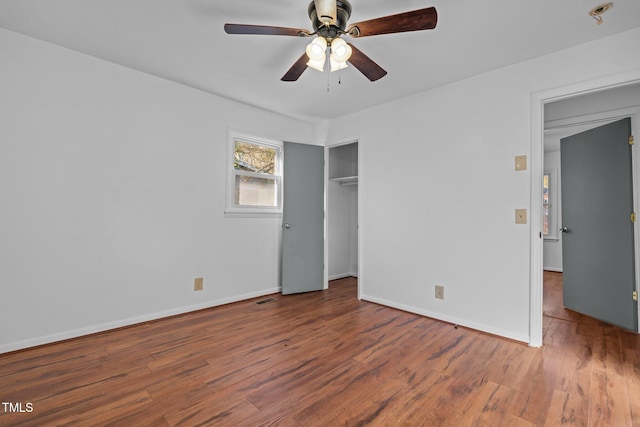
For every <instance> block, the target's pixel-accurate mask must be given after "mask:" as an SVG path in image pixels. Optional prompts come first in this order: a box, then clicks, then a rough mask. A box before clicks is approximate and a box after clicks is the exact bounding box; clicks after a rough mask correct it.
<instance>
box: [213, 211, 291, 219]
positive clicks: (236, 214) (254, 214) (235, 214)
mask: <svg viewBox="0 0 640 427" xmlns="http://www.w3.org/2000/svg"><path fill="white" fill-rule="evenodd" d="M224 216H225V218H282V212H277V211H273V212H269V211H252V210H246V211H245V210H241V211H236V210H226V211H224Z"/></svg>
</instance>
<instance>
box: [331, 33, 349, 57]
mask: <svg viewBox="0 0 640 427" xmlns="http://www.w3.org/2000/svg"><path fill="white" fill-rule="evenodd" d="M352 52H353V51H352V49H351V46H349V45H348V44H347V42H345V41H344V40H342V39H341V38H335V39H333V41H332V42H331V56H333V57H334V58H335V60H336V61H337V62H346V61H348V60H349V58H351V53H352Z"/></svg>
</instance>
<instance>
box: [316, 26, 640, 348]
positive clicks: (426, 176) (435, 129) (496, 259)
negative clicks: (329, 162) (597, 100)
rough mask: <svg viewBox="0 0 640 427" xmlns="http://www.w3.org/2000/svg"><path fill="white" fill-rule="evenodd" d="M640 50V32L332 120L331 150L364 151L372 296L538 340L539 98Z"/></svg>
mask: <svg viewBox="0 0 640 427" xmlns="http://www.w3.org/2000/svg"><path fill="white" fill-rule="evenodd" d="M639 50H640V30H639V29H636V30H632V31H628V32H626V33H622V34H618V35H616V36H613V37H610V38H606V39H601V40H598V41H596V42H593V43H589V44H586V45H583V46H579V47H576V48H573V49H568V50H564V51H561V52H558V53H555V54H552V55H548V56H545V57H542V58H538V59H536V60H533V61H528V62H525V63H521V64H518V65H515V66H511V67H507V68H503V69H500V70H496V71H493V72H490V73H486V74H483V75H480V76H476V77H474V78H471V79H468V80H464V81H461V82H458V83H455V84H451V85H448V86H445V87H440V88H437V89H434V90H431V91H429V92H426V93H421V94H417V95H414V96H412V97H409V98H405V99H402V100H399V101H396V102H393V103H389V104H386V105H382V106H378V107H374V108H371V109H369V110H367V111H364V112H359V113H354V114H352V115H349V116H346V117H342V118H340V119H337V120H334V121H332V122H331V123H330V125H329V134H328V139H329V143H331V142H332V141H340V140H341V139H344V138H346V137H348V136H349V135H354V134H358V135H359V136H360V137H359V143H360V145H361V147H363V149H362V150H361V165H362V166H363V168H362V169H361V171H360V182H362V183H363V185H362V186H360V191H361V192H362V196H361V197H362V210H363V212H362V214H361V215H362V222H361V224H360V232H361V233H362V234H363V247H362V251H363V254H362V257H363V265H362V269H361V276H360V282H361V286H362V294H363V298H364V299H367V300H371V301H376V302H380V303H383V304H388V305H391V306H395V307H398V308H402V309H405V310H409V311H413V312H417V313H421V314H425V315H428V316H432V317H436V318H440V319H443V320H447V321H451V322H454V323H459V324H462V325H467V326H470V327H473V328H477V329H481V330H484V331H487V332H491V333H496V334H500V335H503V336H506V337H510V338H513V339H517V340H521V341H525V342H528V341H529V338H530V334H529V320H530V317H529V310H530V285H531V284H530V269H529V268H530V260H531V258H532V254H531V248H530V238H531V235H532V233H531V231H530V229H529V226H528V225H516V224H515V220H514V217H515V214H514V210H515V209H516V208H527V209H529V215H531V211H530V203H531V201H530V200H531V194H530V193H531V183H530V174H531V171H524V172H515V171H514V156H517V155H522V154H526V155H528V156H530V155H531V138H532V123H531V116H532V109H531V104H532V94H533V93H536V92H540V91H542V90H547V89H549V88H556V87H562V86H569V85H573V84H575V83H577V82H582V81H588V80H593V79H597V78H602V77H603V76H609V75H613V74H622V73H625V72H630V71H635V70H638V69H640V57H638V56H637V55H633V54H632V53H634V52H637V51H639ZM593 52H599V55H598V61H594V60H593ZM538 125H540V124H534V125H533V126H538ZM377 171H384V173H378V172H377ZM435 284H442V285H444V286H445V299H444V300H437V299H435V298H434V285H435Z"/></svg>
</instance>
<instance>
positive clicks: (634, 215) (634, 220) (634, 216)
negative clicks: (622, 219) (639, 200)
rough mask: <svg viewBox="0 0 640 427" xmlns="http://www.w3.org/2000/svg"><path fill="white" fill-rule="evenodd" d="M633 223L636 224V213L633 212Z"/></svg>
mask: <svg viewBox="0 0 640 427" xmlns="http://www.w3.org/2000/svg"><path fill="white" fill-rule="evenodd" d="M631 222H632V223H634V224H635V223H636V213H635V212H631Z"/></svg>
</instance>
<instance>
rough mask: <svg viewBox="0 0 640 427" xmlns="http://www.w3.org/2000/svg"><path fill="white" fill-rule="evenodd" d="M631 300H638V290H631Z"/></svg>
mask: <svg viewBox="0 0 640 427" xmlns="http://www.w3.org/2000/svg"><path fill="white" fill-rule="evenodd" d="M633 300H634V301H638V291H633Z"/></svg>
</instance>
